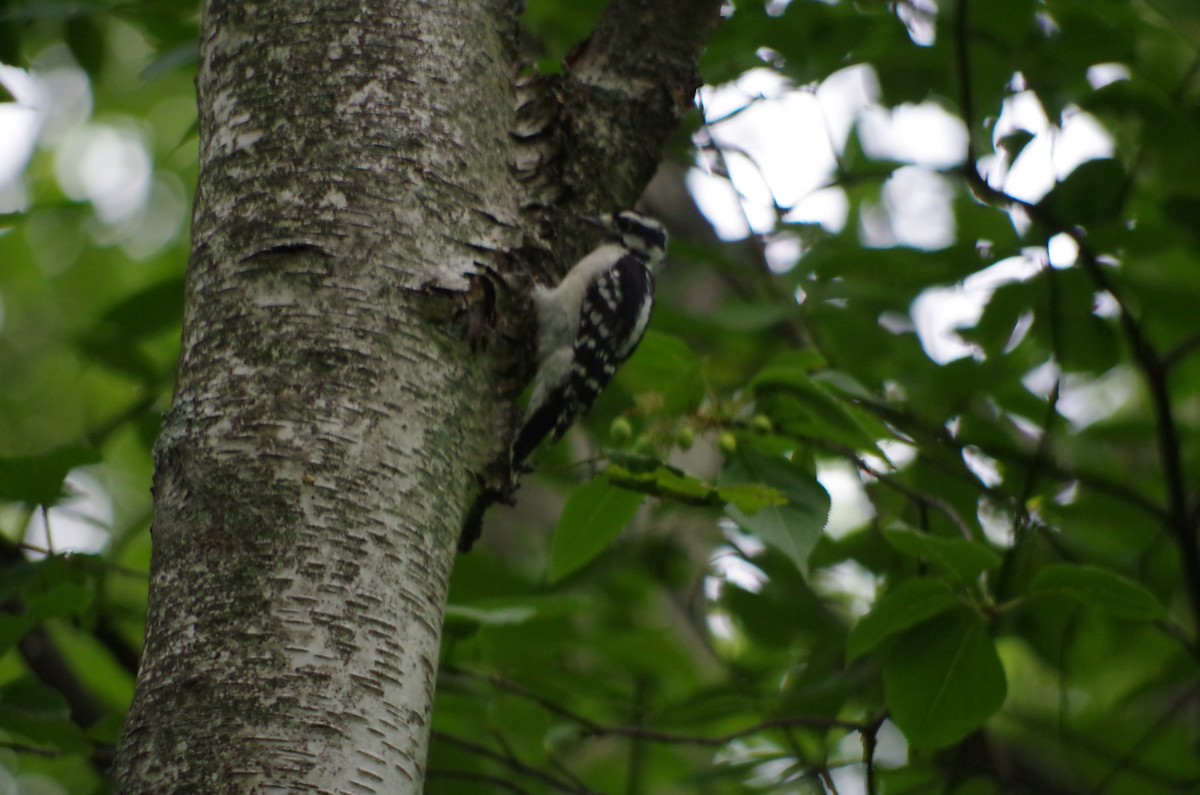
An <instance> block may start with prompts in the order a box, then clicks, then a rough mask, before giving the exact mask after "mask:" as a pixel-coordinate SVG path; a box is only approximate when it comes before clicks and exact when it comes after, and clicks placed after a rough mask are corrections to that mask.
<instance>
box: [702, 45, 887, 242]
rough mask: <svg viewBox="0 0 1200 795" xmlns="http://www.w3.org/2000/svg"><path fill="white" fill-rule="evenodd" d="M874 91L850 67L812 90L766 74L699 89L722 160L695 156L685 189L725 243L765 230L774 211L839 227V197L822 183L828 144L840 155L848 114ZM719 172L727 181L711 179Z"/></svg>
mask: <svg viewBox="0 0 1200 795" xmlns="http://www.w3.org/2000/svg"><path fill="white" fill-rule="evenodd" d="M831 86H832V87H831ZM873 86H874V83H873V75H871V72H870V70H869V69H867V68H865V67H856V68H854V69H847V70H843V72H839V73H837V74H836V75H833V76H831V77H830V78H829V79H828V80H826V81H825V82H824V83H823V84H822V86H821V87H820V88H819V89H817V90H815V91H813V90H803V89H794V88H792V87H790V85H789V84H788V83H787V82H786V81H785V80H784V79H783V78H781V77H780V76H779V75H778V74H776V73H775V72H772V71H770V70H767V69H755V70H752V71H750V72H747V73H746V74H745V75H743V76H742V77H741V78H740V79H739V80H738V81H737V82H736V83H734V84H732V85H728V86H720V87H717V88H714V87H711V86H706V87H705V88H703V89H701V98H702V100H703V103H704V110H705V114H706V116H707V118H709V119H710V120H713V121H712V123H711V124H710V126H709V128H708V133H709V134H711V135H712V138H713V141H714V143H715V144H716V145H717V146H718V147H720V148H721V150H722V151H723V153H724V163H722V162H721V160H720V158H718V157H717V154H716V153H714V152H705V153H702V154H701V156H700V161H699V170H693V171H692V172H691V173H690V174H689V176H688V187H689V189H690V190H691V191H692V195H693V196H694V197H695V198H696V201H697V203H698V204H699V205H700V208H701V209H702V210H703V211H704V214H705V215H706V216H707V217H708V218H709V220H710V221H711V222H712V223H713V225H714V228H715V229H716V231H717V234H718V235H719V236H720V237H721V238H722V239H725V240H732V239H740V238H744V237H745V236H746V235H747V234H748V233H749V232H750V231H753V232H755V233H758V234H761V233H765V232H769V231H771V230H772V229H773V228H774V227H775V222H776V215H777V211H776V208H777V207H778V208H780V209H782V210H784V211H785V212H787V219H788V220H789V221H794V222H802V221H808V222H814V223H821V224H823V225H828V226H836V227H837V228H840V227H841V225H842V224H844V223H845V216H846V201H845V197H844V196H843V195H842V194H841V191H840V190H836V189H831V188H830V185H829V183H830V177H831V175H832V174H833V172H834V170H835V168H836V165H837V161H836V159H835V154H834V152H835V147H836V148H837V149H839V150H840V148H841V146H842V144H843V143H844V142H845V138H846V135H847V134H848V131H849V130H850V128H851V126H852V125H853V120H854V117H855V115H856V114H857V113H858V112H859V111H860V110H861V108H862V107H864V106H865V105H866V104H867V103H868V102H869V101H870V97H871V96H873V95H877V93H878V92H877V89H874V88H873ZM722 168H727V169H728V171H729V178H730V180H728V181H727V180H726V179H724V177H723V176H717V175H719V174H720V172H721V170H722ZM730 182H732V187H731V185H730ZM747 220H748V221H749V228H748V227H747Z"/></svg>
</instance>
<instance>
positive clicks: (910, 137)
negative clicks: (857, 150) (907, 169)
mask: <svg viewBox="0 0 1200 795" xmlns="http://www.w3.org/2000/svg"><path fill="white" fill-rule="evenodd" d="M858 129H859V135H860V136H861V137H862V144H863V150H864V151H865V152H866V153H867V154H868V155H870V156H871V157H874V158H877V159H880V160H896V161H899V162H902V163H915V164H918V165H923V166H928V167H929V168H950V167H952V166H956V165H958V164H959V163H961V162H963V160H964V159H965V158H966V155H967V129H966V127H964V126H963V123H962V121H961V120H960V119H959V118H958V117H957V116H954V115H953V114H951V113H950V112H949V111H947V110H946V109H945V108H943V107H942V106H941V105H938V104H936V103H933V102H923V103H921V104H920V105H911V104H905V105H898V106H896V107H895V108H891V109H888V108H885V107H883V106H881V105H872V106H870V107H869V108H867V109H866V111H865V112H864V113H863V115H862V119H861V121H860V122H859V127H858Z"/></svg>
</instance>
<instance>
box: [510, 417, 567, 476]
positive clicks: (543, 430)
mask: <svg viewBox="0 0 1200 795" xmlns="http://www.w3.org/2000/svg"><path fill="white" fill-rule="evenodd" d="M557 418H558V412H557V411H556V406H555V405H554V404H553V401H547V402H546V403H544V404H542V407H541V408H539V409H538V410H537V411H535V412H533V413H532V414H530V415H529V416H528V417H526V418H525V424H524V425H522V426H521V432H520V433H518V434H517V440H516V441H515V442H513V447H512V465H513V469H514V470H515V469H516V468H517V467H519V466H521V464H523V463H525V459H527V458H529V456H530V454H531V453H533V451H534V450H535V449H537V446H538V445H539V444H541V442H542V439H545V438H546V437H547V436H549V435H550V433H551V432H552V431H553V430H554V422H555V420H556V419H557Z"/></svg>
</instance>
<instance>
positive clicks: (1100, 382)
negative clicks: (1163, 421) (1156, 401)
mask: <svg viewBox="0 0 1200 795" xmlns="http://www.w3.org/2000/svg"><path fill="white" fill-rule="evenodd" d="M1060 376H1061V378H1062V385H1061V387H1060V389H1059V396H1058V413H1059V414H1061V415H1063V416H1064V417H1066V418H1067V420H1068V421H1069V422H1070V423H1071V425H1072V426H1073V428H1074V430H1076V431H1079V430H1082V429H1084V428H1086V427H1088V426H1089V425H1094V424H1095V423H1097V422H1100V421H1102V420H1106V419H1108V418H1109V417H1112V416H1113V415H1114V414H1116V413H1117V412H1118V411H1120V410H1121V409H1123V408H1124V407H1125V406H1127V405H1128V404H1129V402H1130V401H1131V400H1133V399H1134V398H1135V397H1136V395H1137V393H1138V390H1139V388H1140V386H1139V381H1138V378H1137V376H1136V375H1134V374H1133V373H1132V372H1131V371H1130V370H1129V368H1127V367H1123V366H1122V367H1114V368H1113V369H1111V370H1109V371H1108V372H1107V373H1104V374H1102V375H1101V376H1099V377H1098V378H1092V377H1090V376H1084V375H1080V374H1078V373H1067V374H1065V375H1063V374H1062V373H1061V371H1060V370H1059V367H1058V365H1056V364H1055V363H1054V362H1047V363H1046V364H1044V365H1042V366H1041V367H1038V368H1037V369H1035V370H1033V371H1031V372H1030V373H1029V374H1028V375H1026V376H1025V377H1024V378H1023V379H1021V383H1022V384H1024V385H1025V388H1026V389H1028V390H1029V391H1030V392H1032V393H1033V394H1035V395H1037V396H1038V397H1041V398H1047V397H1048V396H1049V395H1050V391H1051V390H1052V389H1053V388H1054V382H1055V381H1056V380H1057V379H1058V378H1059V377H1060Z"/></svg>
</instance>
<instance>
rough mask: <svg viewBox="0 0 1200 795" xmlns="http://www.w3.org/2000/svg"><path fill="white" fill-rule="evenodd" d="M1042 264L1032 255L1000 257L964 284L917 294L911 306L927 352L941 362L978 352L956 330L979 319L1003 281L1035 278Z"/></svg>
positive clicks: (918, 334)
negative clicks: (1000, 258) (1001, 258)
mask: <svg viewBox="0 0 1200 795" xmlns="http://www.w3.org/2000/svg"><path fill="white" fill-rule="evenodd" d="M1040 268H1041V263H1040V262H1038V260H1037V258H1036V257H1034V256H1031V255H1027V256H1021V257H1009V258H1007V259H1003V260H1000V261H999V262H997V263H996V264H995V265H992V266H990V267H988V268H985V269H984V270H982V271H980V272H979V273H976V274H973V275H971V276H970V277H968V278H967V279H965V280H964V281H963V283H962V284H961V285H954V286H950V287H931V288H930V289H928V290H925V291H924V292H922V293H921V294H920V295H918V296H917V298H916V300H915V301H913V303H912V306H911V307H910V309H909V314H910V315H911V316H912V319H913V324H914V325H915V326H916V329H917V336H918V337H919V338H920V340H921V346H922V347H923V348H924V349H925V354H926V355H927V356H929V358H930V359H932V360H933V361H935V362H937V363H938V364H947V363H948V362H952V361H954V360H955V359H961V358H962V357H964V356H974V355H979V353H980V352H979V351H978V350H977V349H976V348H975V346H973V345H969V344H968V343H967V342H966V341H965V340H963V338H962V337H960V336H959V335H958V331H957V329H959V328H969V327H971V326H974V325H975V323H977V322H979V318H980V316H981V315H982V314H983V309H984V307H985V306H986V305H987V302H988V300H989V299H990V298H991V297H992V293H993V292H994V291H995V290H996V288H997V287H999V286H1000V285H1002V284H1006V283H1008V282H1012V281H1023V280H1025V279H1028V278H1030V277H1032V276H1033V275H1034V274H1036V273H1037V272H1038V270H1039V269H1040Z"/></svg>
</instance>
